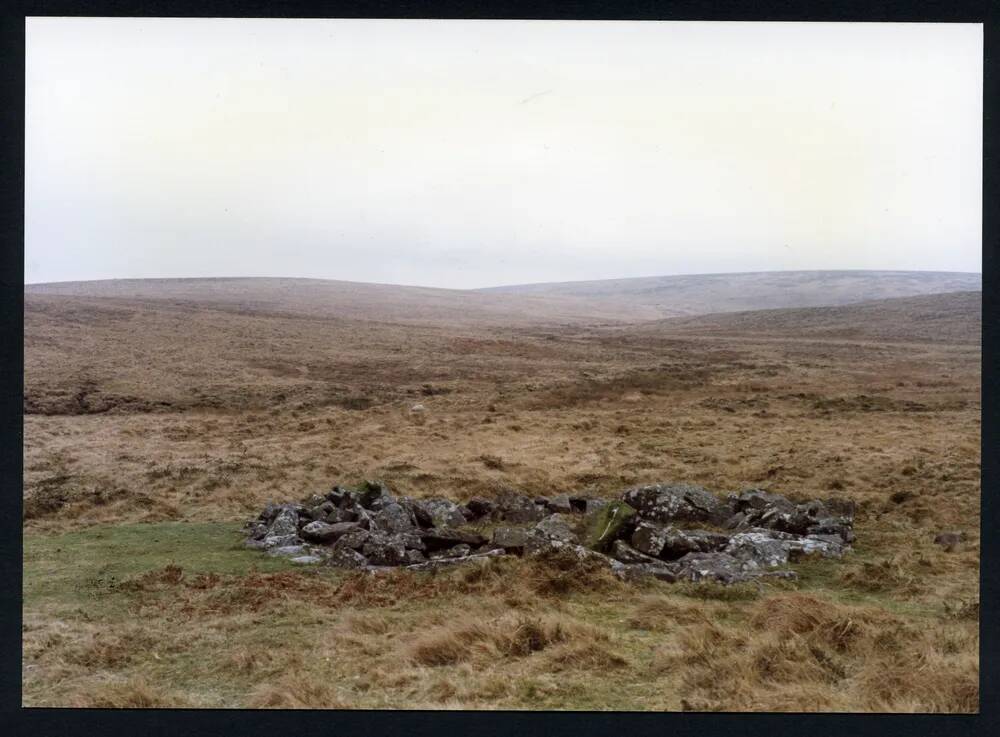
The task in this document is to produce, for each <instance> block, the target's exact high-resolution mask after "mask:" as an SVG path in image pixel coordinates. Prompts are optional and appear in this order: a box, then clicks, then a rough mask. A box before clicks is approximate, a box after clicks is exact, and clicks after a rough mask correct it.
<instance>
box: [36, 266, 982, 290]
mask: <svg viewBox="0 0 1000 737" xmlns="http://www.w3.org/2000/svg"><path fill="white" fill-rule="evenodd" d="M841 272H860V273H887V274H956V275H958V274H962V275H966V276H972V275H976V276H979V277H980V278H981V277H982V275H983V272H982V271H952V270H946V269H763V270H760V271H714V272H698V273H673V274H648V275H645V276H612V277H604V278H600V279H570V280H566V281H540V282H515V283H509V284H496V285H491V286H485V287H464V288H463V287H434V286H428V285H424V284H399V283H393V282H379V281H360V280H356V279H337V278H333V277H315V276H148V277H147V276H138V277H136V276H116V277H105V278H99V279H59V280H55V281H40V282H27V281H26V282H24V286H25V287H40V286H46V285H52V284H89V283H96V282H116V281H213V280H215V281H223V280H226V281H237V280H249V279H272V280H278V279H285V280H291V281H320V282H341V283H347V284H368V285H371V286H384V287H408V288H412V289H436V290H441V291H448V292H479V291H485V290H490V289H509V288H512V287H535V286H544V285H555V284H587V283H593V282H613V281H630V280H640V279H668V278H675V277H698V276H749V275H752V274H803V273H841Z"/></svg>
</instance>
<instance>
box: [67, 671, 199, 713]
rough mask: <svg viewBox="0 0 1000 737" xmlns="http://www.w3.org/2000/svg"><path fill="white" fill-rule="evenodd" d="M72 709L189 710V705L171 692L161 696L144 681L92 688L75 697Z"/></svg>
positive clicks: (137, 680) (160, 689) (132, 680)
mask: <svg viewBox="0 0 1000 737" xmlns="http://www.w3.org/2000/svg"><path fill="white" fill-rule="evenodd" d="M72 705H73V706H74V707H77V708H97V709H156V708H164V707H168V708H169V707H175V708H176V707H184V706H189V705H190V704H189V702H188V701H187V700H186V699H185V698H184V697H182V696H180V695H178V694H176V693H173V692H169V691H168V692H164V690H163V689H162V688H161V687H159V686H154V685H152V684H150V683H148V682H147V681H146V680H145V679H144V678H141V677H137V678H130V679H128V680H126V681H124V682H114V683H104V684H97V685H93V686H91V687H90V688H88V689H87V691H86V692H85V693H80V694H77V695H76V696H75V697H74V698H73V700H72Z"/></svg>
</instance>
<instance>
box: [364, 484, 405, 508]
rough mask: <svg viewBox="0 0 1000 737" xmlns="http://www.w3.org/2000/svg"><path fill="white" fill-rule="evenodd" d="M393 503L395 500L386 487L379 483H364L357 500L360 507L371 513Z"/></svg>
mask: <svg viewBox="0 0 1000 737" xmlns="http://www.w3.org/2000/svg"><path fill="white" fill-rule="evenodd" d="M395 501H396V499H395V498H394V497H393V496H392V494H390V493H389V489H388V487H386V485H385V484H383V483H382V482H381V481H366V482H365V483H364V486H363V488H362V489H361V494H360V498H359V503H360V504H361V506H362V507H364V508H365V509H370V510H371V511H373V512H377V511H379V510H380V509H382V508H383V507H385V506H387V505H389V504H392V503H394V502H395Z"/></svg>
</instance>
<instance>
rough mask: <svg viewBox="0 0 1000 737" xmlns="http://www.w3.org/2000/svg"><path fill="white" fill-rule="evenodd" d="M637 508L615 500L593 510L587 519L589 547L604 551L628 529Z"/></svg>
mask: <svg viewBox="0 0 1000 737" xmlns="http://www.w3.org/2000/svg"><path fill="white" fill-rule="evenodd" d="M633 516H635V509H633V508H632V507H631V506H629V505H628V504H626V503H625V502H620V501H614V502H611V503H610V504H606V505H605V506H603V507H601V508H600V509H598V510H597V511H596V512H592V513H591V514H589V515H588V520H587V537H586V541H587V547H588V548H591V549H592V550H597V551H603V550H607V549H608V548H609V547H611V543H612V542H614V540H616V539H617V538H618V537H620V536H621V535H622V534H624V532H625V531H626V529H627V525H628V523H629V520H630V519H631V518H632V517H633Z"/></svg>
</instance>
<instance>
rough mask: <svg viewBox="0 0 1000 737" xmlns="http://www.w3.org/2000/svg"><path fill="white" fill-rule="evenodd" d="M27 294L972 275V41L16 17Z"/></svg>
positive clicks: (731, 26)
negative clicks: (45, 284)
mask: <svg viewBox="0 0 1000 737" xmlns="http://www.w3.org/2000/svg"><path fill="white" fill-rule="evenodd" d="M26 61H27V79H26V95H27V100H26V103H27V112H26V121H25V122H26V139H27V140H26V165H25V174H26V182H25V185H26V193H25V199H26V202H25V210H26V212H25V226H26V232H25V280H26V281H27V282H41V281H62V280H72V279H103V278H119V277H190V276H302V277H317V278H332V279H348V280H358V281H373V282H388V283H398V284H419V285H426V286H442V287H479V286H489V285H498V284H512V283H523V282H538V281H567V280H574V279H599V278H606V277H607V278H610V277H625V276H651V275H661V274H681V273H706V272H727V271H760V270H772V269H869V268H875V269H930V270H955V271H980V270H981V230H980V213H981V200H982V189H981V178H982V176H981V175H982V161H981V155H982V145H981V141H982V27H981V26H980V25H978V24H977V25H956V24H951V25H945V24H941V25H937V24H912V25H904V24H870V23H868V24H797V23H774V24H772V23H631V22H629V23H623V22H616V23H610V22H566V21H558V22H550V21H504V22H494V21H353V20H350V21H323V20H208V19H206V20H202V19H176V20H174V19H85V18H37V19H29V20H28V21H27V60H26Z"/></svg>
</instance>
